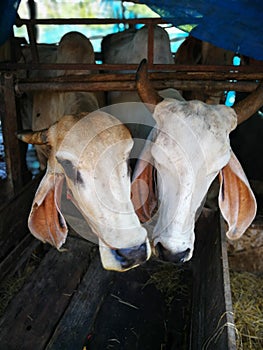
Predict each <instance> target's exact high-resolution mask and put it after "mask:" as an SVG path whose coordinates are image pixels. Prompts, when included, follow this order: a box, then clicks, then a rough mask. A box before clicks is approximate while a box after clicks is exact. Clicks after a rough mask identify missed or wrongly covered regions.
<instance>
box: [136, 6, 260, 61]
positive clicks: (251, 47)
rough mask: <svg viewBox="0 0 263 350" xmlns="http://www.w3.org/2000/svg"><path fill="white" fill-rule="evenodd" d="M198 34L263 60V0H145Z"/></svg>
mask: <svg viewBox="0 0 263 350" xmlns="http://www.w3.org/2000/svg"><path fill="white" fill-rule="evenodd" d="M140 3H144V4H145V5H148V6H149V7H150V8H151V9H152V10H154V11H155V12H157V13H158V14H159V15H160V16H161V17H162V18H163V19H165V20H167V21H169V22H170V23H173V24H174V25H175V26H176V27H178V28H181V29H182V30H184V31H187V32H189V33H191V35H193V36H194V37H196V38H198V39H201V40H204V41H208V42H210V43H211V44H213V45H215V46H218V47H221V48H223V49H226V50H231V51H234V52H236V53H237V54H242V55H246V56H249V57H253V58H255V59H258V60H263V0H250V1H248V0H192V1H189V0H162V1H160V0H142V1H140Z"/></svg>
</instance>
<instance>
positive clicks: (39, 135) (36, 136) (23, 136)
mask: <svg viewBox="0 0 263 350" xmlns="http://www.w3.org/2000/svg"><path fill="white" fill-rule="evenodd" d="M47 132H48V129H43V130H40V131H22V132H18V133H17V134H16V136H17V138H18V139H19V140H21V141H23V142H26V143H31V144H32V145H44V144H46V143H47V142H48V139H47Z"/></svg>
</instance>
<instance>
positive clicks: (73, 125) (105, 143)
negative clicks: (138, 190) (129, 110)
mask: <svg viewBox="0 0 263 350" xmlns="http://www.w3.org/2000/svg"><path fill="white" fill-rule="evenodd" d="M18 136H19V138H20V139H21V140H22V141H25V142H27V143H34V144H45V147H46V148H47V149H48V164H47V170H46V173H45V176H44V178H43V179H42V181H41V183H40V185H39V188H38V190H37V192H36V195H35V198H34V202H33V205H32V209H31V212H30V215H29V220H28V224H29V228H30V231H31V232H32V234H33V235H34V236H35V237H37V238H38V239H40V240H41V241H43V242H48V243H50V244H52V245H54V246H55V247H56V248H58V249H59V248H60V247H61V245H62V244H63V243H64V242H65V240H66V237H67V231H68V230H67V224H66V221H65V219H64V217H63V215H62V212H61V208H60V204H61V193H62V186H63V181H64V180H66V185H67V193H68V197H69V198H70V199H71V200H72V202H73V203H74V204H75V206H76V207H77V208H78V209H79V211H80V212H81V213H82V215H83V217H84V218H85V220H86V221H87V222H88V224H89V226H90V228H91V229H92V231H93V233H94V234H95V235H96V236H97V237H98V241H99V249H100V255H101V260H102V264H103V266H104V268H106V269H111V270H117V271H125V270H127V269H130V268H132V267H135V266H137V265H138V264H140V263H142V262H144V261H146V260H147V259H148V258H149V256H150V247H149V242H148V239H147V232H146V230H145V229H144V228H143V227H141V225H140V222H139V219H138V217H137V215H136V214H135V211H134V208H133V205H132V202H131V199H130V177H129V171H128V164H127V160H128V155H129V152H130V150H131V148H132V145H133V141H132V138H131V135H130V133H129V131H128V129H127V128H126V127H125V126H124V125H123V124H121V123H120V122H119V121H118V120H117V119H116V118H114V117H112V116H111V115H109V114H106V113H104V112H101V111H96V112H93V113H91V114H89V115H84V116H83V115H82V116H71V115H68V116H64V117H63V118H62V119H61V120H60V121H58V122H57V123H55V124H53V125H52V126H51V127H50V128H49V129H46V130H42V131H39V132H33V133H23V134H19V135H18Z"/></svg>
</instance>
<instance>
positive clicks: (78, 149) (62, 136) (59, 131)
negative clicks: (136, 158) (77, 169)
mask: <svg viewBox="0 0 263 350" xmlns="http://www.w3.org/2000/svg"><path fill="white" fill-rule="evenodd" d="M63 121H64V123H63ZM51 134H52V138H53V143H56V149H55V150H54V152H56V156H58V157H63V158H67V157H70V158H71V160H74V158H76V157H77V158H78V162H79V161H82V162H84V161H86V160H87V161H88V162H89V163H92V161H96V160H97V159H98V157H101V154H102V153H104V152H106V151H107V152H108V154H109V155H111V156H112V157H122V156H123V158H124V155H126V156H127V152H128V151H130V149H131V147H132V145H133V141H132V138H131V135H130V132H129V130H128V129H127V128H126V127H125V126H124V125H123V124H122V123H120V122H119V120H117V119H116V118H114V117H112V116H111V115H109V114H106V113H104V112H94V113H90V114H88V115H86V116H84V117H82V116H80V117H79V118H76V117H75V118H74V117H72V116H67V117H64V118H63V120H61V121H60V122H59V123H57V125H56V126H54V128H53V130H52V133H51ZM58 140H59V141H58ZM87 157H88V159H86V158H87Z"/></svg>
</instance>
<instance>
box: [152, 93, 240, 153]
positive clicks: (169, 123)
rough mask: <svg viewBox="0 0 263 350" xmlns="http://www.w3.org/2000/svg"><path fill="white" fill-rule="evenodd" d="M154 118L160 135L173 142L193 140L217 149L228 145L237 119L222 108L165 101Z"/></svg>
mask: <svg viewBox="0 0 263 350" xmlns="http://www.w3.org/2000/svg"><path fill="white" fill-rule="evenodd" d="M153 117H154V119H155V120H156V122H157V127H158V128H159V130H160V131H161V132H164V133H166V134H167V135H168V136H169V137H170V138H171V139H172V140H173V141H175V142H183V143H185V141H186V140H187V141H188V142H189V143H193V142H194V141H196V142H198V143H200V144H202V145H203V147H205V148H206V147H209V145H210V144H213V145H214V147H215V148H216V144H217V143H218V146H219V147H220V146H221V145H223V144H225V143H227V144H228V143H229V133H230V132H231V130H233V129H234V128H235V127H236V123H237V117H236V113H235V111H234V110H233V109H231V108H229V107H226V106H224V105H207V104H205V103H203V102H201V101H190V102H187V101H177V100H169V99H167V100H164V101H163V102H161V103H159V104H158V105H157V106H156V108H155V112H154V116H153Z"/></svg>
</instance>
